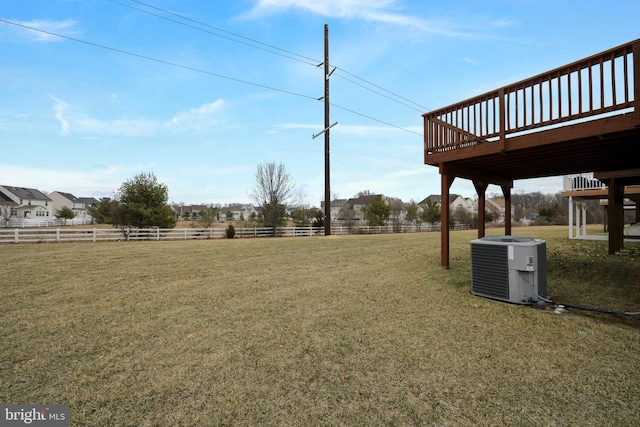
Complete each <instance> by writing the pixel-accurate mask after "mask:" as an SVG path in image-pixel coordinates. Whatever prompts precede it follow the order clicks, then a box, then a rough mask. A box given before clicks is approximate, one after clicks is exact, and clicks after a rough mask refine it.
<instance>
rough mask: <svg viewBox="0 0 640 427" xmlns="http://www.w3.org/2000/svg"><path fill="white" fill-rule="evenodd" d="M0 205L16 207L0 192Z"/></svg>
mask: <svg viewBox="0 0 640 427" xmlns="http://www.w3.org/2000/svg"><path fill="white" fill-rule="evenodd" d="M0 205H2V206H18V204H17V203H16V202H14V201H13V200H11V199H10V198H9V197H8V196H7V195H6V194H4V193H3V192H2V191H0Z"/></svg>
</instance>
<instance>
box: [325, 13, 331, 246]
mask: <svg viewBox="0 0 640 427" xmlns="http://www.w3.org/2000/svg"><path fill="white" fill-rule="evenodd" d="M330 75H331V74H330V73H329V25H328V24H324V235H325V236H330V235H331V185H330V183H331V174H330V172H329V171H330V167H329V162H330V156H329V128H330V127H331V126H330V124H329V76H330Z"/></svg>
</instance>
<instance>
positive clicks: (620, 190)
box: [607, 178, 624, 255]
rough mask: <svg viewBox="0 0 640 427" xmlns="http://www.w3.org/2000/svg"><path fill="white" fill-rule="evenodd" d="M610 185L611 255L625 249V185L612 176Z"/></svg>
mask: <svg viewBox="0 0 640 427" xmlns="http://www.w3.org/2000/svg"><path fill="white" fill-rule="evenodd" d="M607 185H608V187H609V255H613V254H615V253H616V252H618V251H619V250H621V249H624V235H623V233H624V186H623V185H621V184H620V183H619V181H618V180H616V179H614V178H611V179H609V182H608V183H607Z"/></svg>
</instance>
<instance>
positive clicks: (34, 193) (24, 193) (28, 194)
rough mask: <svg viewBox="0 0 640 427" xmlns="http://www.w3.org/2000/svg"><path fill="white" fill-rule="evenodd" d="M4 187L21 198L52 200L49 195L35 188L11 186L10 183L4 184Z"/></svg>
mask: <svg viewBox="0 0 640 427" xmlns="http://www.w3.org/2000/svg"><path fill="white" fill-rule="evenodd" d="M2 187H4V188H5V189H6V190H7V191H9V192H11V193H13V195H15V196H16V197H19V198H21V199H33V200H51V199H50V198H49V197H47V195H45V194H44V193H42V192H41V191H40V190H36V189H35V188H24V187H11V186H8V185H3V186H2Z"/></svg>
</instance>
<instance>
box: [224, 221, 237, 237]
mask: <svg viewBox="0 0 640 427" xmlns="http://www.w3.org/2000/svg"><path fill="white" fill-rule="evenodd" d="M225 235H226V236H227V239H233V238H234V237H235V235H236V228H235V227H234V226H233V224H229V225H228V226H227V229H226V230H225Z"/></svg>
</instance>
